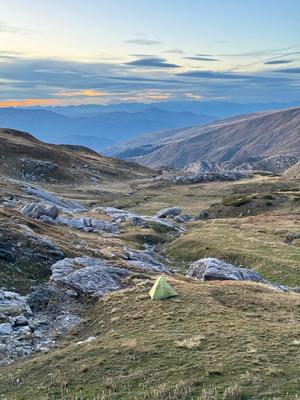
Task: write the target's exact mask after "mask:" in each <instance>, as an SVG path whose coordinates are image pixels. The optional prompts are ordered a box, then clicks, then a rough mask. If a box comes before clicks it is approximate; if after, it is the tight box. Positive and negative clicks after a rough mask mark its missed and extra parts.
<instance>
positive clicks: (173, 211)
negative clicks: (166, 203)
mask: <svg viewBox="0 0 300 400" xmlns="http://www.w3.org/2000/svg"><path fill="white" fill-rule="evenodd" d="M179 214H181V208H180V207H170V208H163V209H162V210H159V211H158V213H157V214H156V217H158V218H167V217H176V216H177V215H179Z"/></svg>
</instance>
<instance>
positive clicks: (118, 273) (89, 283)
mask: <svg viewBox="0 0 300 400" xmlns="http://www.w3.org/2000/svg"><path fill="white" fill-rule="evenodd" d="M51 270H52V276H51V281H52V282H53V283H54V284H56V285H57V286H59V287H63V288H65V289H71V290H74V291H75V292H76V293H78V294H79V295H92V296H101V295H103V294H105V293H107V292H111V291H114V290H118V289H120V288H121V287H122V283H121V280H122V278H124V277H126V276H127V275H129V274H130V272H129V271H128V270H126V269H122V268H117V267H111V266H109V265H107V264H106V263H105V262H104V261H101V260H99V259H96V258H91V257H77V258H65V259H64V260H61V261H59V262H57V263H55V264H53V265H52V267H51Z"/></svg>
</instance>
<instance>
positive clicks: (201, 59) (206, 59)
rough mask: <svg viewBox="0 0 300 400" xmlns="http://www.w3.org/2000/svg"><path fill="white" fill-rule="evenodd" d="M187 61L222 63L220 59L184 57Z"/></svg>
mask: <svg viewBox="0 0 300 400" xmlns="http://www.w3.org/2000/svg"><path fill="white" fill-rule="evenodd" d="M184 58H185V59H186V60H195V61H220V60H219V59H218V58H212V57H203V56H190V57H184Z"/></svg>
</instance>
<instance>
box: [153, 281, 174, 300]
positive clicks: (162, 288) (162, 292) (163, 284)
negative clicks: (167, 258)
mask: <svg viewBox="0 0 300 400" xmlns="http://www.w3.org/2000/svg"><path fill="white" fill-rule="evenodd" d="M149 294H150V297H151V299H152V300H162V299H167V298H168V297H173V296H177V293H176V291H175V290H174V289H173V288H172V286H171V285H169V284H168V282H167V281H166V279H165V278H164V277H163V276H160V277H158V278H157V279H156V281H155V283H154V285H153V286H152V289H151V290H150V292H149Z"/></svg>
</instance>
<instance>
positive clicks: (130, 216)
mask: <svg viewBox="0 0 300 400" xmlns="http://www.w3.org/2000/svg"><path fill="white" fill-rule="evenodd" d="M94 211H101V212H104V213H105V214H107V215H110V216H111V217H112V219H113V221H115V222H117V223H122V222H129V223H131V224H132V225H137V226H145V227H149V226H150V225H151V224H153V223H155V224H158V225H163V226H165V227H167V228H170V229H172V230H173V229H177V228H176V227H175V226H174V225H173V224H172V222H171V221H166V220H164V219H161V218H158V217H157V216H154V217H153V216H140V215H137V214H135V213H132V212H130V211H125V210H121V209H118V208H114V207H97V208H96V209H94Z"/></svg>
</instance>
